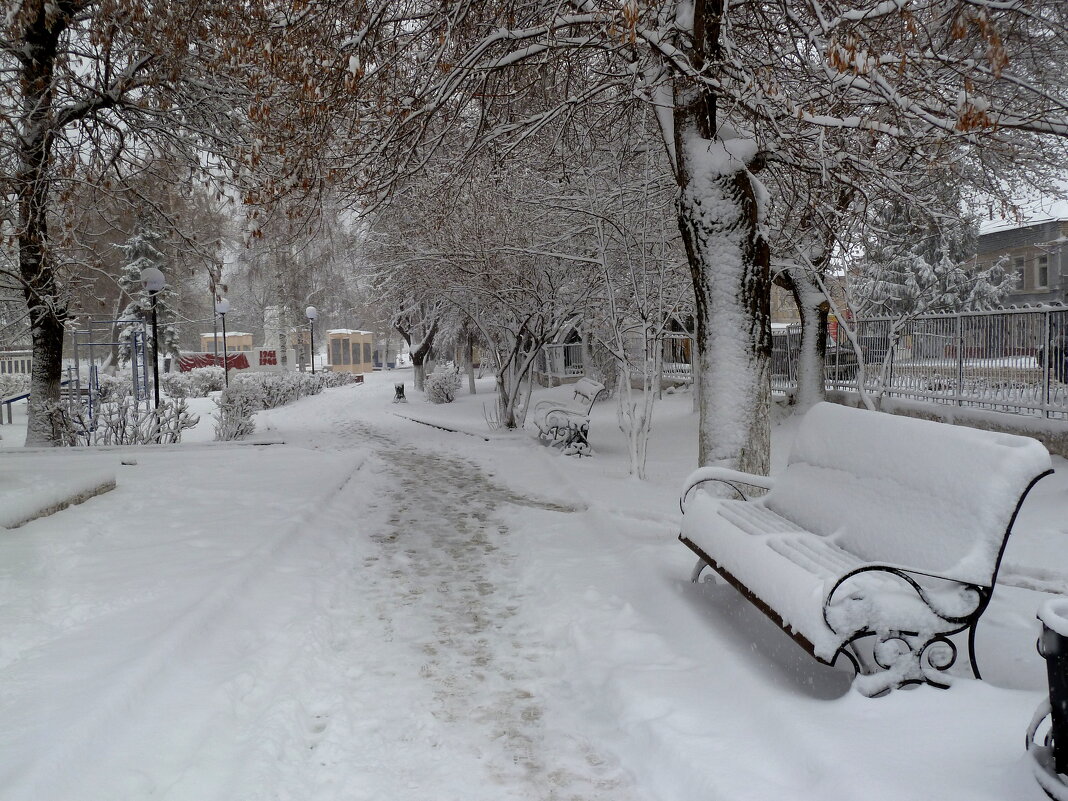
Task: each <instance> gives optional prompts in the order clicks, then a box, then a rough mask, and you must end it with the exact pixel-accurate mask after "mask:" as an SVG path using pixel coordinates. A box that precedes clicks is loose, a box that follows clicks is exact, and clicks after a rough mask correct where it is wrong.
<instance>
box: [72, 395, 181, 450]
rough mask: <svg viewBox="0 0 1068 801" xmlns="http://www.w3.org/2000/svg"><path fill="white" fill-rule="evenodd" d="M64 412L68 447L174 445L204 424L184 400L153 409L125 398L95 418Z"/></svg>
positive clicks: (102, 407) (106, 406) (99, 410)
mask: <svg viewBox="0 0 1068 801" xmlns="http://www.w3.org/2000/svg"><path fill="white" fill-rule="evenodd" d="M60 411H61V416H62V418H63V426H64V437H63V439H64V442H65V443H66V444H68V445H154V444H162V445H170V444H174V443H176V442H181V439H182V432H183V431H185V430H187V429H190V428H192V427H193V426H195V425H196V424H197V423H199V422H200V417H199V416H197V415H194V414H190V413H189V407H188V405H187V404H186V402H185V400H184V399H180V400H176V401H172V400H165V401H162V402H161V403H160V405H159V409H153V408H152V407H150V406H145V405H144V404H139V403H135V402H134V399H133V396H132V395H122V396H119V397H117V398H116V399H114V400H109V401H106V402H104V403H101V404H100V405H99V406H97V407H96V413H95V414H94V416H93V417H92V418H90V417H89V415H88V412H87V410H86V409H85V408H79V409H76V410H75V411H74V412H73V413H68V412H67V411H66V410H62V409H61V410H60Z"/></svg>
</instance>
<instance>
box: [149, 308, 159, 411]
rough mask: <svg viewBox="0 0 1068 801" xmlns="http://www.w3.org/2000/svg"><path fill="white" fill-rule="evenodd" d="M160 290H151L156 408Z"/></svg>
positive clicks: (156, 399) (153, 379)
mask: <svg viewBox="0 0 1068 801" xmlns="http://www.w3.org/2000/svg"><path fill="white" fill-rule="evenodd" d="M158 294H159V293H158V292H149V295H151V296H152V385H153V387H154V388H155V401H156V405H155V408H156V409H158V408H159V328H158V327H157V325H156V295H158Z"/></svg>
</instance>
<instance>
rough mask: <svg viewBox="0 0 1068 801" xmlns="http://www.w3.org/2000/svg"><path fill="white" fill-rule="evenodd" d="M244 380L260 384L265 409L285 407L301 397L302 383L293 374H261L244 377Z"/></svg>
mask: <svg viewBox="0 0 1068 801" xmlns="http://www.w3.org/2000/svg"><path fill="white" fill-rule="evenodd" d="M242 380H243V381H247V382H250V383H257V384H259V387H260V397H261V398H262V403H263V408H264V409H277V408H278V407H279V406H285V405H286V404H287V403H292V402H293V401H295V400H297V399H298V398H299V397H300V395H301V392H300V391H301V381H300V379H299V378H298V377H297V376H296V375H293V374H292V373H260V374H258V375H249V376H242Z"/></svg>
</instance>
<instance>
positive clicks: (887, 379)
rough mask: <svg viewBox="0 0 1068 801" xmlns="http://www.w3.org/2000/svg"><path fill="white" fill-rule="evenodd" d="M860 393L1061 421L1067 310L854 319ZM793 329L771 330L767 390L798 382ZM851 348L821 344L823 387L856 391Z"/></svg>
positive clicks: (1066, 399) (1067, 372) (1066, 406)
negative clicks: (861, 364) (769, 384)
mask: <svg viewBox="0 0 1068 801" xmlns="http://www.w3.org/2000/svg"><path fill="white" fill-rule="evenodd" d="M855 329H856V333H857V344H858V345H859V347H860V350H861V353H862V356H863V362H864V366H865V369H864V371H863V372H864V388H865V389H866V390H867V391H868V392H870V393H872V394H879V393H882V394H883V395H884V396H887V397H896V398H910V399H914V400H922V401H927V402H930V403H939V404H944V405H951V406H960V407H970V408H976V409H988V410H992V411H999V412H1009V413H1012V414H1022V415H1030V416H1036V417H1046V418H1053V419H1062V420H1063V419H1068V383H1066V382H1068V337H1066V335H1068V308H1064V307H1057V306H1055V307H1038V308H1028V309H1005V310H999V311H991V312H965V313H961V314H950V315H937V316H929V317H919V318H915V319H913V320H908V321H904V322H901V321H895V320H893V319H890V318H876V319H863V320H857V321H856V324H855ZM800 340H801V337H800V330H799V329H798V328H796V327H790V328H787V329H779V330H776V331H774V332H773V343H774V347H773V353H772V389H773V391H778V392H785V391H787V390H789V389H791V388H793V387H795V386H796V385H797V372H796V371H797V352H798V346H799V344H800ZM860 373H861V371H860V370H859V369H858V365H857V359H856V355H855V350H854V348H853V346H852V343H850V342H849V340H848V339H847V337H846V336H845V333H844V331H841V330H839V331H838V333H837V341H835V339H834V338H833V337H832V338H831V340H830V341H829V342H828V356H827V362H826V364H825V381H826V385H827V387H828V388H829V389H852V390H856V389H857V381H858V378H859V377H860Z"/></svg>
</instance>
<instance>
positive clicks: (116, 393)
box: [96, 373, 133, 403]
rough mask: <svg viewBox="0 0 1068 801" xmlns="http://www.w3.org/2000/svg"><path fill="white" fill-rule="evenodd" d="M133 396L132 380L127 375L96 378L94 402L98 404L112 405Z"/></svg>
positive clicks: (101, 375) (104, 374)
mask: <svg viewBox="0 0 1068 801" xmlns="http://www.w3.org/2000/svg"><path fill="white" fill-rule="evenodd" d="M130 395H133V379H131V378H130V377H129V376H128V375H108V374H107V373H101V374H99V375H98V376H97V393H96V400H97V402H98V403H112V402H117V401H119V400H121V399H122V398H126V397H129V396H130Z"/></svg>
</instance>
